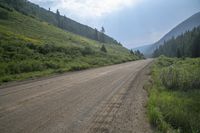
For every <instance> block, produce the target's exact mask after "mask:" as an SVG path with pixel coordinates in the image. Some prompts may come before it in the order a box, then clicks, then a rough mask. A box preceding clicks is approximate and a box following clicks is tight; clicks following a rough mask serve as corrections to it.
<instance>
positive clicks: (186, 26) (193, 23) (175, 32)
mask: <svg viewBox="0 0 200 133" xmlns="http://www.w3.org/2000/svg"><path fill="white" fill-rule="evenodd" d="M199 25H200V12H198V13H196V14H194V15H193V16H191V17H189V18H188V19H186V20H185V21H183V22H182V23H180V24H179V25H177V26H176V27H174V28H173V29H172V30H171V31H170V32H168V33H167V34H166V35H165V36H163V37H162V38H161V39H160V40H159V41H157V42H156V43H154V44H151V45H146V46H143V47H139V48H136V49H139V50H142V49H145V51H143V52H144V55H145V56H149V55H152V53H153V52H154V51H155V50H156V48H158V47H159V46H160V45H163V44H164V42H165V41H168V40H170V39H172V38H173V37H174V38H176V37H177V36H179V35H181V34H183V33H185V32H186V31H191V30H192V29H193V28H195V27H198V26H199Z"/></svg>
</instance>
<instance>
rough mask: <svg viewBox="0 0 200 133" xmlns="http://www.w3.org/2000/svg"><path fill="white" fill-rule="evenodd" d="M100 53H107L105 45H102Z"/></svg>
mask: <svg viewBox="0 0 200 133" xmlns="http://www.w3.org/2000/svg"><path fill="white" fill-rule="evenodd" d="M101 51H102V52H104V53H107V49H106V47H105V45H102V47H101Z"/></svg>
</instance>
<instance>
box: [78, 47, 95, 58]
mask: <svg viewBox="0 0 200 133" xmlns="http://www.w3.org/2000/svg"><path fill="white" fill-rule="evenodd" d="M81 53H82V55H83V56H86V55H92V54H94V53H95V51H93V50H92V48H91V47H89V46H87V47H85V48H84V49H83V50H82V51H81Z"/></svg>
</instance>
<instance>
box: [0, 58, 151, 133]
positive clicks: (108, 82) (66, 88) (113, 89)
mask: <svg viewBox="0 0 200 133" xmlns="http://www.w3.org/2000/svg"><path fill="white" fill-rule="evenodd" d="M151 62H152V60H151V59H148V60H141V61H135V62H130V63H124V64H119V65H113V66H107V67H102V68H97V69H90V70H85V71H79V72H72V73H67V74H65V75H61V76H57V77H53V78H48V79H43V80H39V81H32V82H28V83H24V84H19V85H15V86H10V87H6V88H1V89H0V133H72V132H77V133H83V132H94V133H98V132H100V133H102V132H104V133H110V132H113V133H117V132H119V133H131V132H132V133H134V132H136V133H145V132H146V133H149V132H151V130H150V126H149V124H148V122H147V118H146V114H145V107H144V106H145V102H146V98H147V95H146V92H145V91H144V89H143V84H144V81H145V80H147V77H148V75H147V71H148V66H149V64H150V63H151Z"/></svg>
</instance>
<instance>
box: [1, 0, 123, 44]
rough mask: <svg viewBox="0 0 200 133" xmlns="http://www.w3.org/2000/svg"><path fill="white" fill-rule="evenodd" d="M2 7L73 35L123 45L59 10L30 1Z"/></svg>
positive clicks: (6, 0) (8, 1) (7, 1)
mask: <svg viewBox="0 0 200 133" xmlns="http://www.w3.org/2000/svg"><path fill="white" fill-rule="evenodd" d="M0 7H4V8H8V9H11V10H13V9H15V10H17V11H18V12H20V13H22V14H24V15H27V16H31V17H34V18H36V19H38V20H42V21H45V22H47V23H50V24H52V25H54V26H56V27H59V28H60V29H63V30H66V31H70V32H72V33H75V34H78V35H81V36H84V37H87V38H90V39H93V40H96V41H100V42H107V43H115V44H116V45H121V44H120V43H118V42H117V41H116V40H114V39H113V38H111V37H109V36H107V35H106V34H102V33H101V32H99V31H98V30H97V29H93V28H91V27H89V26H87V25H83V24H80V23H78V22H76V21H73V20H71V19H70V18H67V17H66V16H62V15H61V14H60V13H59V10H57V12H56V13H54V12H52V11H50V10H46V9H44V8H41V7H39V6H38V5H36V4H34V3H31V2H29V1H28V0H1V1H0Z"/></svg>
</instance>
